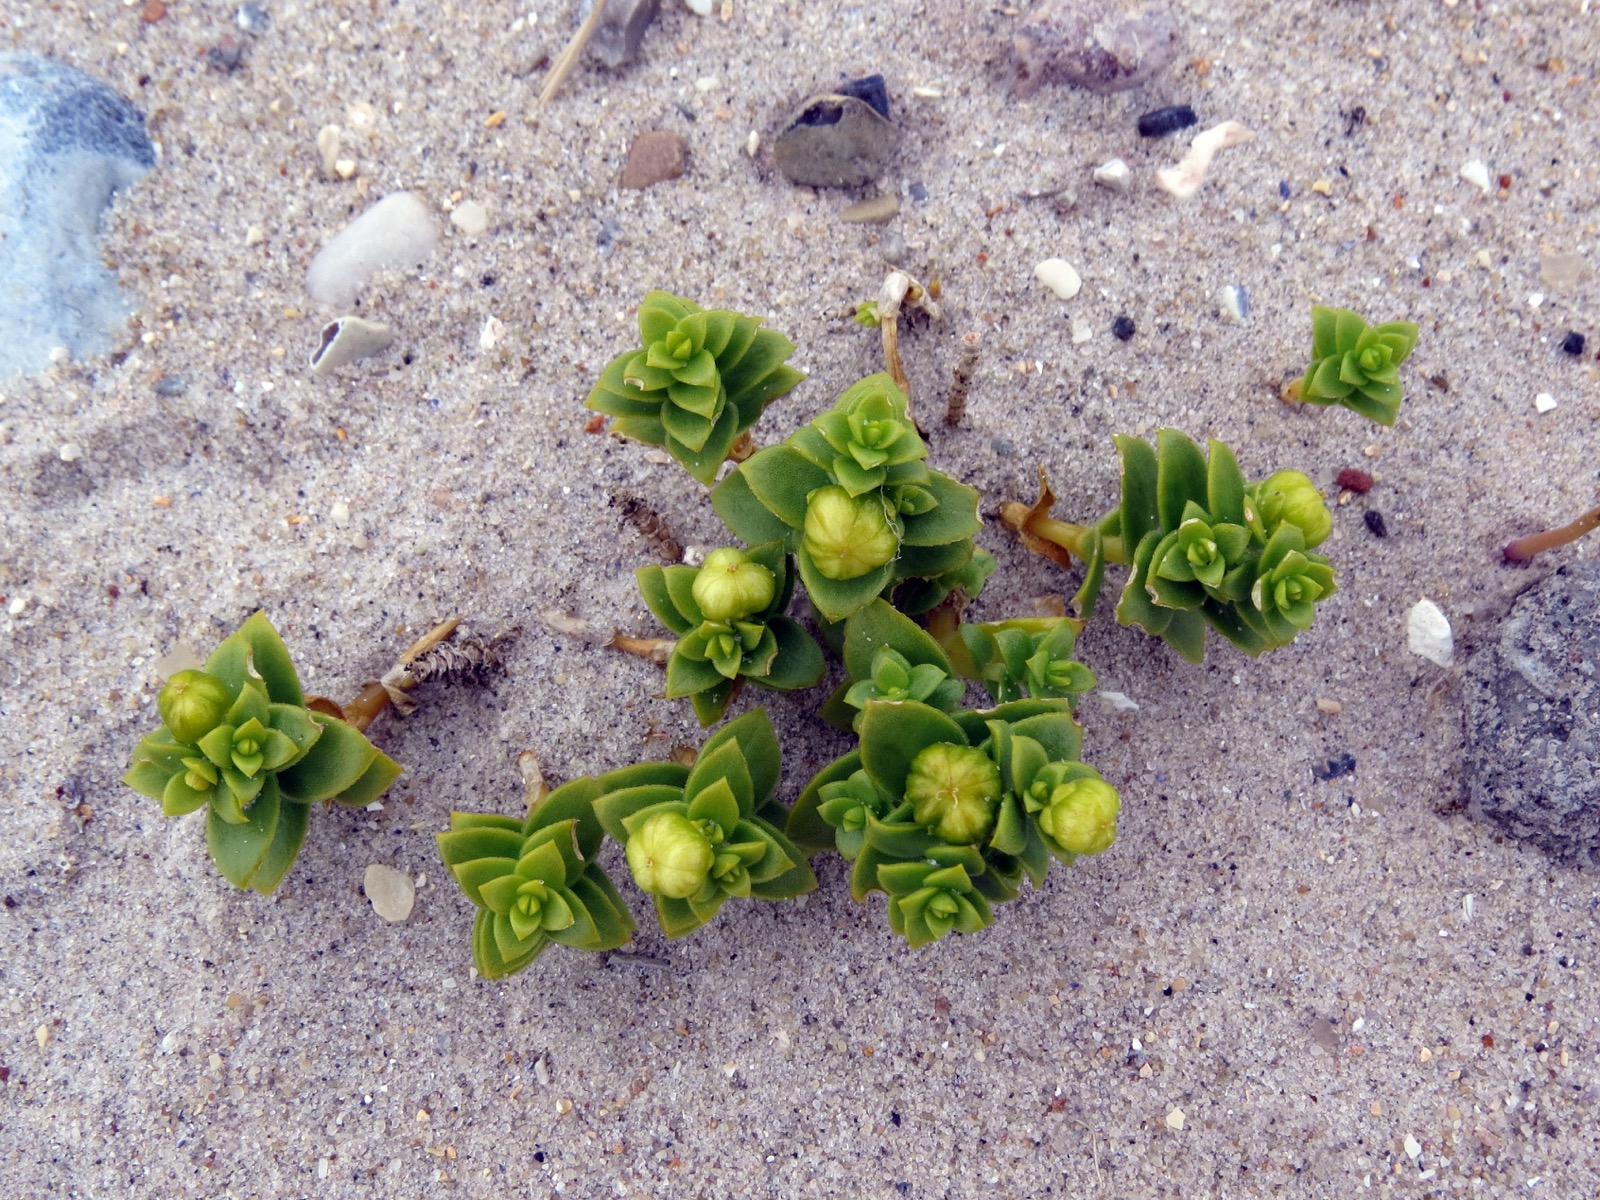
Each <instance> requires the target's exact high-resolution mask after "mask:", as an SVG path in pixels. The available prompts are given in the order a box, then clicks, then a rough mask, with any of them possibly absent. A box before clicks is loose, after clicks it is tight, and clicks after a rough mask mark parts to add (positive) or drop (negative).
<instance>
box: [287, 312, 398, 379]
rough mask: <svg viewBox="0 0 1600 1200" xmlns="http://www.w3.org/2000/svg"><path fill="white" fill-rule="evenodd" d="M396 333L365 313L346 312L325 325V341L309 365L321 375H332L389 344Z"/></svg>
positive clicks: (323, 333)
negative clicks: (353, 314) (343, 315)
mask: <svg viewBox="0 0 1600 1200" xmlns="http://www.w3.org/2000/svg"><path fill="white" fill-rule="evenodd" d="M393 342H394V334H392V333H390V332H389V327H388V326H387V325H384V324H382V323H380V322H378V321H368V320H366V319H365V318H364V317H354V316H345V317H339V318H337V319H336V320H334V321H331V322H329V323H328V324H327V325H325V326H323V328H322V342H321V344H320V345H318V346H317V348H316V350H315V351H313V352H312V355H311V358H310V359H309V360H308V361H307V363H306V365H307V366H308V367H310V368H311V369H312V370H313V371H315V372H316V373H317V374H318V375H331V374H332V373H333V372H334V371H336V370H338V369H339V368H340V367H343V366H347V365H348V364H350V363H353V362H355V361H357V360H358V359H362V358H367V357H370V356H371V355H374V354H378V353H380V352H381V351H383V350H386V349H388V348H389V346H390V345H391V344H392V343H393Z"/></svg>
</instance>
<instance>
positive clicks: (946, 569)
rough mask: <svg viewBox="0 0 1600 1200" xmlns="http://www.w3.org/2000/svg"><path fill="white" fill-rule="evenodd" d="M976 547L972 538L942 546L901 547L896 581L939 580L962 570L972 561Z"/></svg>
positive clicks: (896, 569) (896, 568)
mask: <svg viewBox="0 0 1600 1200" xmlns="http://www.w3.org/2000/svg"><path fill="white" fill-rule="evenodd" d="M975 549H976V547H975V546H974V545H973V542H972V539H971V538H961V539H959V540H957V541H954V542H946V543H945V544H944V545H942V546H901V548H900V555H899V557H898V558H896V559H895V560H894V577H895V579H897V580H899V579H937V578H940V577H941V576H946V575H949V574H951V573H953V572H956V571H959V570H961V568H962V567H964V566H966V565H967V563H968V562H970V561H971V560H972V557H973V553H974V551H975Z"/></svg>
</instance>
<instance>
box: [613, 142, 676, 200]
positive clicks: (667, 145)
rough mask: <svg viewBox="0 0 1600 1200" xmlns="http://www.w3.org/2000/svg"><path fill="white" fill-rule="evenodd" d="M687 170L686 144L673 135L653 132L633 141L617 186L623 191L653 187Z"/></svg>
mask: <svg viewBox="0 0 1600 1200" xmlns="http://www.w3.org/2000/svg"><path fill="white" fill-rule="evenodd" d="M688 169H689V143H688V142H686V141H684V140H683V139H682V138H681V137H679V136H678V135H677V134H675V133H667V132H666V131H665V130H661V129H656V130H652V131H651V132H649V133H641V134H640V135H639V136H638V137H636V138H634V139H633V145H631V146H629V147H628V161H627V162H626V163H624V164H623V167H622V178H621V179H620V180H619V181H618V183H619V184H620V185H621V186H622V187H625V188H635V189H637V188H647V187H654V186H655V185H656V184H658V183H665V182H666V181H667V180H669V179H676V178H678V176H680V175H682V174H683V173H684V172H685V171H686V170H688Z"/></svg>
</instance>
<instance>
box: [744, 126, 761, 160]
mask: <svg viewBox="0 0 1600 1200" xmlns="http://www.w3.org/2000/svg"><path fill="white" fill-rule="evenodd" d="M759 149H761V134H760V133H758V132H757V131H756V130H754V129H752V130H751V131H750V136H749V137H747V138H745V140H744V152H745V153H746V154H748V155H749V156H750V157H751V158H754V157H755V156H756V151H757V150H759Z"/></svg>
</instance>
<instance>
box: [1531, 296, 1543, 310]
mask: <svg viewBox="0 0 1600 1200" xmlns="http://www.w3.org/2000/svg"><path fill="white" fill-rule="evenodd" d="M1543 303H1544V293H1543V292H1529V293H1528V307H1529V308H1538V307H1539V305H1541V304H1543Z"/></svg>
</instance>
